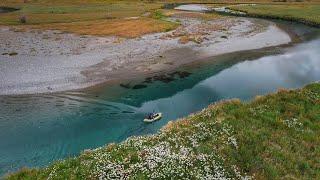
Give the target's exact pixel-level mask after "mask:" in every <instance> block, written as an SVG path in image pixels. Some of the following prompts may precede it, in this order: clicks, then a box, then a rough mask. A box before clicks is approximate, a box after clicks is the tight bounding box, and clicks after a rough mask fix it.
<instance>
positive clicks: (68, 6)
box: [0, 0, 320, 38]
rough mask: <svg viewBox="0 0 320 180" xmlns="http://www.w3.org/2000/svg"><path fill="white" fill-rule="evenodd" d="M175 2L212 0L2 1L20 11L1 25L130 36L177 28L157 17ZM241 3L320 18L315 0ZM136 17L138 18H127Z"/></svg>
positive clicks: (254, 11)
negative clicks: (310, 0) (23, 19)
mask: <svg viewBox="0 0 320 180" xmlns="http://www.w3.org/2000/svg"><path fill="white" fill-rule="evenodd" d="M173 2H200V3H208V2H211V3H212V1H210V0H198V1H191V0H185V1H183V0H165V1H160V0H123V1H117V0H54V1H52V0H2V1H1V2H0V7H1V6H4V7H15V8H19V9H20V10H18V11H14V12H10V13H0V25H10V26H18V27H23V28H36V29H58V30H63V31H68V32H72V33H78V34H88V35H99V36H105V35H117V36H122V37H129V38H131V37H137V36H141V35H144V34H148V33H154V32H164V31H168V30H171V29H174V28H176V27H177V24H175V23H172V22H167V21H165V19H164V18H157V16H155V14H156V13H157V12H159V9H160V8H161V7H162V6H163V5H164V4H165V3H173ZM241 2H249V3H250V2H255V3H272V4H269V5H265V4H261V5H257V6H236V7H235V6H233V8H237V9H239V10H243V11H246V12H248V13H249V14H250V15H254V16H257V15H259V16H271V17H281V18H284V19H290V20H291V19H294V20H299V21H307V22H310V23H319V21H320V20H319V19H320V18H319V14H320V13H319V11H320V5H319V4H317V3H315V1H312V3H310V2H308V3H304V2H302V3H299V2H288V3H284V2H281V3H275V2H273V1H270V0H261V1H237V2H236V3H241ZM215 3H226V4H230V3H235V1H231V0H221V1H215ZM21 17H25V19H26V23H21ZM133 17H134V18H138V19H131V20H128V19H130V18H133ZM211 17H212V16H207V15H206V16H205V17H203V18H205V19H210V18H211ZM135 24H136V25H135ZM140 24H141V25H140ZM95 26H97V28H95ZM120 26H121V27H120ZM83 27H86V28H87V29H84V28H83ZM124 30H127V31H124Z"/></svg>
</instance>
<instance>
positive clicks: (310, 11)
mask: <svg viewBox="0 0 320 180" xmlns="http://www.w3.org/2000/svg"><path fill="white" fill-rule="evenodd" d="M231 9H234V10H240V11H243V12H246V13H247V14H248V15H249V16H254V17H262V18H275V19H283V20H289V21H297V22H302V23H305V24H308V25H313V26H318V27H319V26H320V4H308V3H302V4H281V5H276V4H257V5H254V6H251V5H245V6H243V5H242V6H232V7H231Z"/></svg>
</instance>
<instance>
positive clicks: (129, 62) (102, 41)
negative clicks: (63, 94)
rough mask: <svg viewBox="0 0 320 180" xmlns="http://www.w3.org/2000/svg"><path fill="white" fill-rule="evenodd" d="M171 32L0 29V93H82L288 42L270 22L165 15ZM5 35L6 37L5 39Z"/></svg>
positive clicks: (285, 34)
mask: <svg viewBox="0 0 320 180" xmlns="http://www.w3.org/2000/svg"><path fill="white" fill-rule="evenodd" d="M168 20H169V21H175V22H179V23H180V24H181V25H180V27H178V28H177V29H176V30H174V31H170V32H166V33H156V34H150V35H144V36H142V37H140V38H134V39H124V38H119V37H94V36H80V35H75V34H68V33H65V32H60V31H50V30H48V31H41V30H26V31H25V30H21V29H18V28H8V27H1V34H0V39H1V42H4V43H1V45H0V59H1V61H0V65H1V66H0V68H1V71H0V76H1V77H5V78H1V82H0V84H1V85H0V94H1V95H10V94H11V95H12V94H33V93H46V92H58V91H65V90H72V89H81V88H86V87H90V86H93V85H97V84H100V83H105V82H107V81H112V80H117V79H123V78H127V77H134V76H136V75H141V74H152V73H156V72H159V71H164V70H172V69H174V68H176V67H179V66H181V65H183V64H187V63H190V62H192V61H198V60H201V59H206V58H208V57H211V56H215V55H220V54H225V53H230V52H236V51H242V50H249V49H259V48H263V47H270V46H277V45H281V44H288V43H290V41H291V38H290V36H289V35H288V34H287V33H285V32H284V31H283V30H281V29H279V28H278V27H277V26H276V25H275V24H274V23H272V22H269V21H263V20H261V21H257V20H254V19H247V18H233V17H223V18H219V19H214V20H209V21H203V20H201V19H198V18H187V17H183V16H182V17H174V16H173V17H170V18H168ZM8 37H9V38H8Z"/></svg>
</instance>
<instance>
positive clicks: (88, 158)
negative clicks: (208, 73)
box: [7, 83, 320, 179]
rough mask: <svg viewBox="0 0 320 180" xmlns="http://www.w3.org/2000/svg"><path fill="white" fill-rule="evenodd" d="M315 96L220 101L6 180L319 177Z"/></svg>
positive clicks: (319, 91)
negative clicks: (154, 130)
mask: <svg viewBox="0 0 320 180" xmlns="http://www.w3.org/2000/svg"><path fill="white" fill-rule="evenodd" d="M319 97H320V86H319V84H318V83H314V84H311V85H308V86H306V87H304V88H302V89H298V90H283V89H282V90H279V91H278V92H277V93H274V94H270V95H267V96H259V97H256V98H255V99H254V100H253V101H251V102H249V103H243V102H240V101H239V100H229V101H225V102H220V103H217V104H214V105H210V106H209V107H208V108H206V109H203V110H202V111H201V112H199V113H196V114H192V115H190V116H188V117H186V118H183V119H180V120H178V121H177V122H169V123H168V124H167V125H166V126H165V127H163V128H162V130H161V131H160V132H159V133H158V134H156V135H151V136H139V137H132V138H129V139H127V140H126V141H124V142H122V143H119V144H109V145H107V146H105V147H101V148H97V149H94V150H86V151H84V152H83V153H82V154H81V155H80V156H78V157H75V158H69V159H66V160H63V161H58V162H55V163H53V164H51V165H50V166H48V167H47V168H43V169H22V170H20V171H19V172H17V173H14V174H11V175H9V176H7V179H25V178H27V179H28V178H37V179H47V178H53V179H61V178H62V179H70V178H76V179H88V178H89V179H91V178H92V179H131V178H133V179H136V178H138V179H150V178H177V179H183V178H186V179H208V178H210V179H211V178H217V179H221V178H231V179H256V178H257V179H260V178H263V179H264V178H270V177H272V178H274V179H277V178H280V177H290V178H297V179H318V178H319V172H318V164H317V163H318V162H317V161H316V160H315V159H314V157H318V156H319V151H317V147H319V143H320V141H319V138H318V137H319V133H320V132H319V128H315V127H318V126H319V121H318V120H317V114H319ZM297 139H298V140H297ZM292 157H299V158H292ZM279 159H281V160H279Z"/></svg>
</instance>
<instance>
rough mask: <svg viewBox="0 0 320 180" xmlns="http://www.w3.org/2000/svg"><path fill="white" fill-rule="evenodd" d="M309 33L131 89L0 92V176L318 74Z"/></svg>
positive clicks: (317, 43) (315, 43)
mask: <svg viewBox="0 0 320 180" xmlns="http://www.w3.org/2000/svg"><path fill="white" fill-rule="evenodd" d="M313 39H314V40H306V41H304V42H303V43H299V44H295V45H291V46H290V47H277V48H267V49H263V50H252V51H247V52H241V53H233V54H229V55H224V56H220V57H215V58H212V60H210V61H208V62H202V63H197V64H192V65H189V66H185V67H182V68H179V69H178V70H177V72H176V73H171V75H170V78H167V79H166V80H162V81H152V80H150V78H149V79H147V82H143V83H142V81H144V80H143V79H140V80H139V79H136V80H134V81H132V82H131V84H130V85H134V84H139V85H138V86H135V87H136V88H124V87H121V86H119V85H112V86H107V87H100V88H97V89H94V90H85V91H84V90H83V91H69V92H63V93H55V94H41V95H24V96H0V176H1V175H4V174H5V173H7V172H11V171H14V170H17V169H19V168H21V167H24V166H28V167H41V166H45V165H48V164H49V163H50V162H52V161H54V160H57V159H62V158H66V157H70V156H75V155H78V154H79V153H80V152H81V151H83V150H84V149H89V148H96V147H99V146H103V145H105V144H107V143H110V142H120V141H122V140H124V139H126V138H127V137H129V136H133V135H145V134H150V133H156V132H157V131H158V130H159V129H160V128H161V127H162V126H163V125H165V124H166V123H167V122H168V121H170V120H175V119H177V118H181V117H184V116H187V115H188V114H190V113H193V112H196V111H199V110H201V109H203V108H205V107H206V106H208V105H209V104H211V103H214V102H217V101H219V100H223V99H229V98H240V99H243V100H250V98H252V97H254V96H256V95H260V94H266V93H270V92H275V91H276V90H277V89H278V88H298V87H302V86H304V85H305V84H307V83H310V82H313V81H318V80H320V39H318V38H313ZM179 72H180V74H179ZM181 72H183V73H181ZM186 72H188V73H186ZM167 76H169V75H168V74H167V75H166V77H167ZM168 79H169V80H168ZM123 83H127V82H123ZM141 83H142V84H143V86H141ZM130 85H129V86H130ZM126 86H127V85H126ZM130 87H132V86H130ZM152 111H159V112H162V113H163V114H164V117H163V119H162V120H160V121H157V122H155V123H152V124H146V123H143V121H142V120H143V117H144V115H145V114H146V113H148V112H152Z"/></svg>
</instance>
